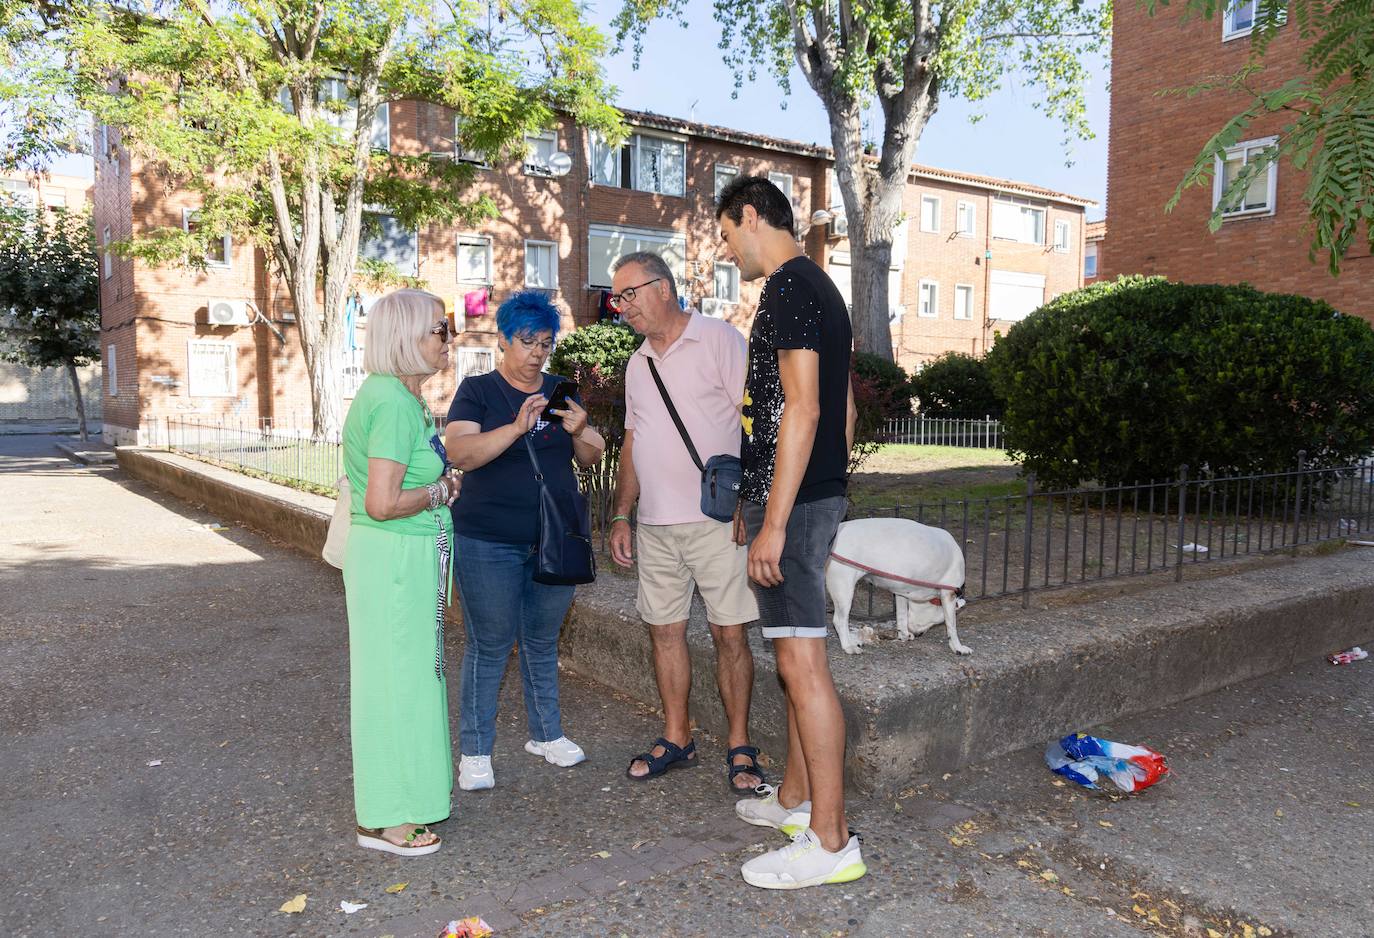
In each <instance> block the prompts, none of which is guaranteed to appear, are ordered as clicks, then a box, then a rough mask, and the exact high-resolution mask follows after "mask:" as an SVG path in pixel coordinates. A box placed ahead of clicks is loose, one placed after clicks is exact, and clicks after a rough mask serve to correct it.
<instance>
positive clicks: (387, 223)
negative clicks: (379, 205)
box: [358, 211, 420, 277]
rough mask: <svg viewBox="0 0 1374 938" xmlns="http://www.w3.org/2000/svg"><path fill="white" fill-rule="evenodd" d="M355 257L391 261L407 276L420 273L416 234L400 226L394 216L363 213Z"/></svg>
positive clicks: (389, 262)
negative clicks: (360, 234)
mask: <svg viewBox="0 0 1374 938" xmlns="http://www.w3.org/2000/svg"><path fill="white" fill-rule="evenodd" d="M358 256H359V257H364V258H367V259H368V260H374V261H383V262H384V263H387V264H391V265H392V266H394V267H395V268H396V270H397V271H399V272H400V273H402V274H405V275H406V276H408V277H414V276H417V275H418V274H419V272H420V251H419V236H418V234H417V233H416V232H415V231H414V230H413V229H406V228H402V227H401V223H400V222H399V221H397V220H396V217H395V216H394V215H388V214H386V213H384V212H377V211H365V212H363V235H362V237H361V238H360V239H359V241H358Z"/></svg>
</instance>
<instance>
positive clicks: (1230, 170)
mask: <svg viewBox="0 0 1374 938" xmlns="http://www.w3.org/2000/svg"><path fill="white" fill-rule="evenodd" d="M1277 139H1278V138H1277V137H1266V138H1264V139H1263V140H1249V141H1247V142H1245V143H1239V144H1237V145H1236V146H1234V147H1232V148H1231V149H1229V150H1227V151H1226V157H1225V159H1222V158H1221V157H1217V166H1216V171H1215V172H1214V173H1213V174H1212V208H1214V209H1215V208H1217V207H1218V206H1220V205H1221V197H1222V194H1223V193H1224V192H1225V191H1226V188H1227V187H1228V186H1230V185H1231V183H1232V182H1233V181H1234V180H1235V179H1236V178H1237V177H1238V176H1240V174H1241V173H1242V172H1244V170H1245V167H1246V166H1247V165H1249V164H1250V163H1252V162H1254V161H1255V160H1256V159H1258V158H1259V156H1260V154H1262V153H1264V152H1265V151H1266V150H1268V149H1269V148H1270V147H1272V146H1273V145H1274V143H1275V142H1276V140H1277ZM1277 186H1278V165H1277V164H1276V163H1270V164H1269V165H1268V166H1266V167H1265V168H1264V169H1263V170H1262V171H1261V172H1259V173H1258V174H1257V175H1255V176H1253V177H1252V178H1251V179H1250V182H1249V184H1248V185H1247V186H1246V187H1245V192H1244V193H1243V194H1242V195H1241V197H1240V200H1239V201H1238V203H1237V204H1235V205H1226V206H1224V207H1222V215H1224V216H1226V217H1227V218H1232V217H1235V216H1239V215H1272V214H1274V194H1275V190H1276V188H1277Z"/></svg>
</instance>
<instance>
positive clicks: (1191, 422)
mask: <svg viewBox="0 0 1374 938" xmlns="http://www.w3.org/2000/svg"><path fill="white" fill-rule="evenodd" d="M987 363H988V367H989V370H990V372H991V375H992V379H993V382H994V385H995V386H996V388H997V391H998V393H999V394H1001V395H1002V396H1003V398H1004V399H1005V400H1006V412H1005V416H1004V420H1005V422H1006V427H1007V447H1008V451H1009V452H1010V454H1011V455H1012V457H1013V458H1016V459H1018V460H1019V461H1020V462H1021V463H1022V465H1023V466H1024V467H1025V468H1026V469H1028V470H1032V471H1034V472H1035V473H1036V475H1037V476H1039V477H1040V478H1041V479H1042V480H1044V481H1046V482H1048V483H1050V484H1054V485H1064V486H1073V485H1077V484H1079V483H1080V482H1082V481H1084V480H1096V481H1099V482H1103V483H1114V482H1135V481H1143V480H1147V479H1151V478H1157V479H1163V478H1169V477H1172V476H1173V475H1174V474H1175V473H1176V472H1177V469H1178V467H1179V466H1180V465H1181V464H1187V465H1188V466H1189V467H1190V473H1191V474H1192V475H1194V476H1196V475H1198V474H1201V473H1211V474H1213V475H1216V476H1221V475H1231V474H1234V475H1248V474H1254V473H1264V472H1276V471H1284V470H1289V469H1292V468H1294V467H1295V465H1296V463H1297V458H1298V452H1299V451H1300V450H1305V451H1306V453H1307V457H1306V458H1307V464H1308V465H1309V466H1313V467H1329V466H1336V465H1342V464H1346V463H1348V462H1350V461H1352V460H1354V459H1357V458H1359V457H1361V456H1364V455H1366V454H1368V453H1369V452H1370V451H1371V448H1372V447H1374V330H1371V329H1370V327H1369V324H1368V323H1366V322H1364V321H1363V320H1361V319H1356V318H1354V317H1350V316H1343V315H1341V314H1340V313H1338V312H1336V311H1335V310H1334V309H1332V308H1331V307H1330V306H1328V305H1327V304H1325V303H1323V302H1320V301H1317V300H1311V299H1307V298H1304V297H1299V296H1286V295H1280V294H1273V293H1262V292H1260V291H1258V290H1256V289H1254V288H1252V287H1249V286H1246V285H1239V286H1217V285H1193V284H1179V283H1169V282H1168V281H1166V280H1164V279H1163V278H1160V277H1150V278H1146V277H1129V278H1121V279H1119V280H1117V281H1115V282H1107V283H1099V284H1094V285H1092V286H1089V287H1087V288H1085V289H1082V290H1078V291H1075V292H1073V293H1066V294H1064V295H1062V296H1060V297H1058V298H1057V299H1055V300H1054V301H1052V302H1050V303H1048V304H1047V305H1045V306H1043V307H1041V308H1040V309H1039V310H1037V311H1035V312H1034V313H1032V314H1031V315H1030V316H1028V317H1027V318H1026V319H1025V320H1024V321H1022V322H1020V323H1018V324H1016V325H1015V326H1014V327H1012V329H1011V330H1010V331H1009V332H1008V333H1007V335H1006V337H1005V338H1003V339H1001V340H1000V341H999V342H998V343H997V344H996V346H994V347H993V349H992V351H991V352H990V353H989V354H988V357H987Z"/></svg>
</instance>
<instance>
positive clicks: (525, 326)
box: [496, 290, 562, 342]
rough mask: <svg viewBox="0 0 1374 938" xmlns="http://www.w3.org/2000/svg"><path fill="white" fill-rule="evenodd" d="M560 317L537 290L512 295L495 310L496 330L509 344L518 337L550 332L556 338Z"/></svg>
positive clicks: (556, 309) (555, 309) (546, 298)
mask: <svg viewBox="0 0 1374 938" xmlns="http://www.w3.org/2000/svg"><path fill="white" fill-rule="evenodd" d="M561 321H562V317H561V316H560V315H559V314H558V308H557V307H556V306H554V305H553V304H552V303H550V302H549V298H548V297H547V296H545V295H544V294H543V293H541V292H540V291H538V290H522V291H521V292H519V293H515V294H512V295H511V296H510V298H509V299H507V300H506V302H504V303H502V304H501V306H500V308H498V309H497V310H496V328H497V329H498V330H500V332H501V334H502V335H503V336H505V337H506V341H507V342H511V341H513V340H514V339H515V337H516V336H518V335H523V336H532V335H537V334H539V333H541V332H545V331H548V332H551V333H552V334H553V337H554V338H558V324H559V323H560V322H561Z"/></svg>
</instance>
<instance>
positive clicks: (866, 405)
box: [849, 352, 911, 474]
mask: <svg viewBox="0 0 1374 938" xmlns="http://www.w3.org/2000/svg"><path fill="white" fill-rule="evenodd" d="M849 370H850V372H849V383H850V386H851V387H852V388H853V389H854V408H855V409H856V410H857V411H858V417H857V419H856V420H855V422H854V448H853V450H851V452H850V454H849V472H850V473H851V474H853V473H854V472H857V471H858V469H859V467H860V466H862V465H863V464H864V463H865V462H867V461H868V458H869V457H870V456H872V455H873V454H874V453H876V452H877V451H878V448H879V447H880V446H881V445H882V444H883V443H884V442H886V439H885V436H884V433H883V428H884V427H885V426H886V425H887V422H888V421H889V420H891V419H892V418H894V417H905V416H909V415H910V414H911V387H910V385H909V384H908V380H909V379H908V376H907V373H906V372H905V371H903V370H902V369H901V368H900V367H898V366H897V365H894V364H893V363H892V362H890V361H888V360H887V359H885V358H883V357H882V356H880V355H871V354H869V353H867V352H855V353H854V354H853V356H852V357H851V358H850V363H849Z"/></svg>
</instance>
